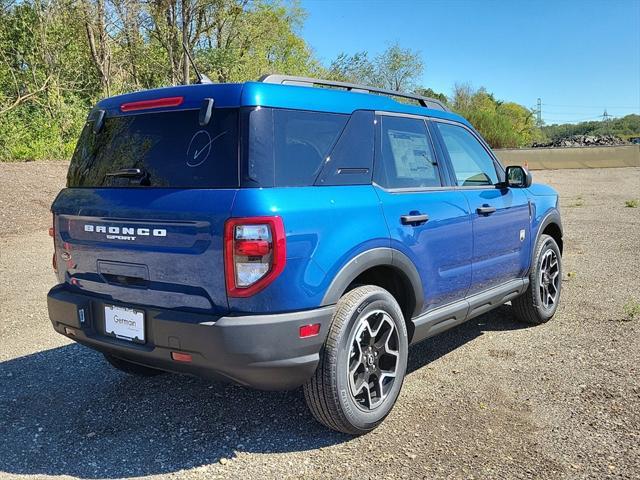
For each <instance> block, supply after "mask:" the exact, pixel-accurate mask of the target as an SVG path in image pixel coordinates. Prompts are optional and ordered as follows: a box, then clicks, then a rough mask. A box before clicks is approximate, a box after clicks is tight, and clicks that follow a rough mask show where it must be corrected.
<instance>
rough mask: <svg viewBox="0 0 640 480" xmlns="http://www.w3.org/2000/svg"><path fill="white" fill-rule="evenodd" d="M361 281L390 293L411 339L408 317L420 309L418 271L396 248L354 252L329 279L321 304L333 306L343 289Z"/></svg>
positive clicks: (422, 294)
mask: <svg viewBox="0 0 640 480" xmlns="http://www.w3.org/2000/svg"><path fill="white" fill-rule="evenodd" d="M362 284H371V285H377V286H379V287H382V288H384V289H386V290H388V291H389V292H390V293H391V294H392V295H393V296H394V298H395V299H396V301H397V302H398V304H399V305H400V308H401V309H402V313H403V314H404V316H405V322H406V324H407V329H408V333H409V338H411V336H412V334H413V322H412V321H411V319H412V318H413V317H415V316H417V315H418V314H419V313H420V312H421V311H422V306H423V303H424V291H423V288H422V280H421V279H420V274H419V273H418V270H417V269H416V267H415V265H414V263H413V262H412V261H411V260H410V259H409V257H407V256H406V255H405V254H404V253H402V252H400V251H399V250H395V249H393V248H386V247H381V248H374V249H371V250H367V251H365V252H362V253H360V254H359V255H356V256H355V257H353V258H352V259H351V260H350V261H349V262H347V263H346V264H345V265H344V266H343V267H342V268H341V269H340V270H339V271H338V273H337V275H336V276H335V277H334V279H333V280H332V281H331V284H330V285H329V288H328V289H327V291H326V293H325V295H324V297H323V300H322V304H323V305H333V304H335V303H337V302H338V300H339V299H340V297H342V295H344V294H345V292H347V291H349V290H350V289H352V288H354V287H355V286H357V285H362Z"/></svg>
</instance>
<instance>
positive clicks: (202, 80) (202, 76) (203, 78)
mask: <svg viewBox="0 0 640 480" xmlns="http://www.w3.org/2000/svg"><path fill="white" fill-rule="evenodd" d="M182 48H183V49H184V53H185V54H186V55H187V58H188V59H189V63H190V64H191V66H192V67H193V71H194V72H196V77H198V83H200V84H203V83H213V82H212V81H211V79H210V78H209V77H207V76H206V75H205V74H204V73H200V72H199V71H198V67H196V62H194V61H193V58H191V54H190V53H189V49H188V48H187V44H186V43H184V42H182ZM187 83H188V82H187Z"/></svg>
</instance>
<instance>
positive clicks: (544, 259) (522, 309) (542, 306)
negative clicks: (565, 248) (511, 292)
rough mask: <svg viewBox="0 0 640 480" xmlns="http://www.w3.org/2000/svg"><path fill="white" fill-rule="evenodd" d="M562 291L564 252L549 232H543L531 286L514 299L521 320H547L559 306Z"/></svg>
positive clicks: (531, 274)
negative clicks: (562, 253)
mask: <svg viewBox="0 0 640 480" xmlns="http://www.w3.org/2000/svg"><path fill="white" fill-rule="evenodd" d="M561 290H562V255H561V253H560V248H559V247H558V244H557V243H556V241H555V240H554V239H553V237H551V236H549V235H541V236H540V239H539V240H538V243H537V245H536V254H535V256H534V258H533V264H532V265H531V272H530V273H529V287H528V288H527V290H526V291H525V292H524V293H523V294H522V295H521V296H519V297H518V298H516V299H515V300H513V301H512V302H511V305H512V306H513V309H514V311H515V314H516V316H517V317H518V319H519V320H521V321H523V322H525V323H529V324H532V325H540V324H542V323H546V322H548V321H549V320H551V318H552V317H553V315H554V314H555V313H556V310H557V309H558V303H559V302H560V292H561Z"/></svg>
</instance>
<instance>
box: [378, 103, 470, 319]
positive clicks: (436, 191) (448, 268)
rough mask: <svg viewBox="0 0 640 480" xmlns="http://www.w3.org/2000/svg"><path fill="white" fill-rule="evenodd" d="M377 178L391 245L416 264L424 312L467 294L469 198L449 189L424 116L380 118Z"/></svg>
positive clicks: (468, 276) (381, 116) (382, 115)
mask: <svg viewBox="0 0 640 480" xmlns="http://www.w3.org/2000/svg"><path fill="white" fill-rule="evenodd" d="M377 123H378V124H379V128H378V132H377V134H378V138H377V141H376V161H375V172H374V176H375V177H374V180H375V184H376V192H377V193H378V196H379V198H380V201H381V203H382V208H383V211H384V215H385V218H386V221H387V225H388V227H389V232H390V236H391V246H392V247H393V248H395V249H397V250H400V251H401V252H403V253H404V254H405V255H407V256H408V257H409V258H410V259H411V260H412V261H413V263H414V264H415V265H416V267H417V269H418V272H419V274H420V277H421V280H422V285H423V290H424V306H423V311H428V310H431V309H434V308H437V307H439V306H442V305H445V304H447V303H451V302H453V301H455V300H460V299H462V298H464V296H465V294H466V292H467V290H468V288H469V285H470V283H471V254H472V232H471V219H470V214H469V207H468V204H467V199H466V198H465V196H464V194H463V193H462V192H460V191H456V190H454V189H451V188H447V187H446V186H445V185H446V182H447V180H446V179H447V174H446V170H444V169H443V165H440V164H438V162H437V160H436V155H435V154H434V145H433V143H432V141H431V136H430V134H429V132H428V130H427V127H426V123H425V121H424V119H423V118H421V117H413V116H398V115H384V114H381V115H380V116H379V117H378V122H377Z"/></svg>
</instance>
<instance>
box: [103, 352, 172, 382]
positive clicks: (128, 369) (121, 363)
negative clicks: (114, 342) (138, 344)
mask: <svg viewBox="0 0 640 480" xmlns="http://www.w3.org/2000/svg"><path fill="white" fill-rule="evenodd" d="M104 358H106V359H107V362H109V363H110V364H111V365H112V366H113V367H115V368H117V369H118V370H120V371H122V372H124V373H128V374H129V375H137V376H139V377H155V376H156V375H160V374H162V373H165V372H164V371H162V370H158V369H156V368H151V367H145V366H144V365H138V364H137V363H133V362H129V361H127V360H123V359H121V358H118V357H114V356H113V355H109V354H108V353H105V354H104Z"/></svg>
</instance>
